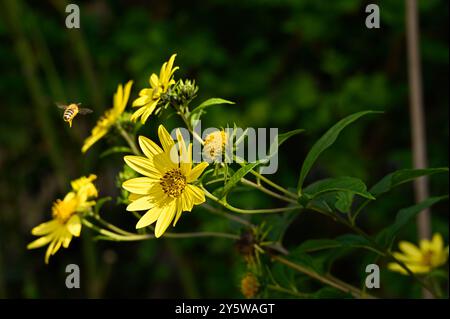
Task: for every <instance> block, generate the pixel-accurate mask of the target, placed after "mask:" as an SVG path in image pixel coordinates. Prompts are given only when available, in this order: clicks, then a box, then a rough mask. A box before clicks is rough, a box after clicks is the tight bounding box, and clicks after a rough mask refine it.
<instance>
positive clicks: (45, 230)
mask: <svg viewBox="0 0 450 319" xmlns="http://www.w3.org/2000/svg"><path fill="white" fill-rule="evenodd" d="M58 225H60V223H59V222H58V221H57V220H56V219H53V220H51V221H48V222H45V223H42V224H40V225H38V226H36V227H34V228H33V229H32V230H31V233H32V234H33V235H34V236H43V235H47V234H49V233H51V232H53V231H54V230H55V229H56V228H57V227H58Z"/></svg>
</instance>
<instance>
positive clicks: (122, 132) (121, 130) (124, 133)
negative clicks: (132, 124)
mask: <svg viewBox="0 0 450 319" xmlns="http://www.w3.org/2000/svg"><path fill="white" fill-rule="evenodd" d="M116 128H117V130H118V131H119V133H120V135H122V137H123V138H124V140H125V141H126V142H127V143H128V145H129V146H130V148H131V150H132V151H133V153H134V154H135V155H138V156H140V155H142V154H141V152H140V151H139V149H138V148H137V146H136V143H135V142H134V140H133V138H132V137H131V136H130V135H129V134H128V133H127V131H125V130H124V128H123V127H122V125H120V123H118V122H116Z"/></svg>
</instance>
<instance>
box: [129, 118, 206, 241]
mask: <svg viewBox="0 0 450 319" xmlns="http://www.w3.org/2000/svg"><path fill="white" fill-rule="evenodd" d="M158 136H159V140H160V142H161V145H162V149H161V147H159V146H158V145H157V144H156V143H155V142H153V141H151V140H150V139H148V138H146V137H144V136H139V146H140V148H141V149H142V152H143V153H144V155H145V157H143V156H125V157H124V160H125V162H126V163H127V164H128V166H130V167H131V168H132V169H133V170H135V171H136V172H138V173H140V174H142V175H144V177H138V178H132V179H130V180H127V181H125V182H124V183H123V184H122V187H123V188H124V189H126V190H127V191H129V192H130V193H131V194H130V200H132V202H131V204H129V205H128V206H127V210H128V211H147V212H146V213H145V214H144V215H143V216H142V217H141V218H140V219H139V221H138V223H137V224H136V228H142V227H146V226H148V225H151V224H153V223H154V222H156V227H155V236H156V237H160V236H161V235H163V234H164V232H165V231H166V229H167V227H169V225H170V223H172V221H173V226H175V225H176V223H177V221H178V219H179V218H180V216H181V213H182V212H183V211H191V210H192V208H193V206H194V205H199V204H201V203H203V202H205V194H204V192H203V190H202V189H200V188H199V187H197V186H195V185H192V184H191V183H193V182H195V181H196V180H197V178H198V177H199V176H200V175H201V174H202V173H203V171H204V169H205V168H206V167H207V166H208V163H205V162H202V163H200V164H198V165H197V166H195V167H194V168H192V144H189V146H188V147H187V148H186V145H185V143H184V140H183V136H182V135H181V133H180V131H179V130H177V140H178V145H179V151H178V150H177V148H176V147H175V142H174V140H173V139H172V138H171V136H170V134H169V133H168V132H167V130H166V129H165V128H164V126H162V125H160V126H159V128H158Z"/></svg>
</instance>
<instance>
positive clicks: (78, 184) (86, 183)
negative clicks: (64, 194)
mask: <svg viewBox="0 0 450 319" xmlns="http://www.w3.org/2000/svg"><path fill="white" fill-rule="evenodd" d="M96 178H97V176H96V175H94V174H91V175H89V177H86V176H82V177H80V178H78V179H76V180H74V181H72V182H71V183H70V185H71V186H72V189H73V191H74V192H76V193H78V195H80V196H85V197H97V196H98V191H97V188H96V187H95V185H94V184H93V183H92V182H93V181H94V180H95V179H96Z"/></svg>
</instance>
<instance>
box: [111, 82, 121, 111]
mask: <svg viewBox="0 0 450 319" xmlns="http://www.w3.org/2000/svg"><path fill="white" fill-rule="evenodd" d="M122 97H123V88H122V84H119V85H118V86H117V91H116V94H114V97H113V105H114V108H118V107H119V106H120V102H121V101H122Z"/></svg>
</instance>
